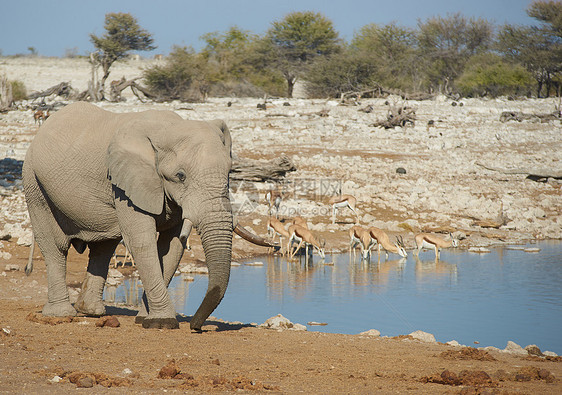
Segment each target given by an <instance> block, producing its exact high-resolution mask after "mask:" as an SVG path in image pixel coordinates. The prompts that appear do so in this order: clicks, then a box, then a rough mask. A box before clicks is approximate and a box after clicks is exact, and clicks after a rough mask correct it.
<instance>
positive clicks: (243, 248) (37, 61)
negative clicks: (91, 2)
mask: <svg viewBox="0 0 562 395" xmlns="http://www.w3.org/2000/svg"><path fill="white" fill-rule="evenodd" d="M151 62H152V61H151ZM150 64H152V63H150V62H148V61H140V62H138V61H129V62H128V63H122V64H117V65H116V66H115V67H114V68H113V72H112V75H111V76H110V79H109V80H113V79H120V78H121V77H122V76H125V77H126V78H133V77H137V76H140V75H141V73H142V69H143V68H144V67H147V66H148V65H150ZM2 73H5V74H6V75H7V76H8V78H9V79H11V80H21V81H22V82H24V84H25V85H26V87H27V89H28V91H29V92H32V91H41V90H44V89H47V88H49V87H51V86H54V85H56V84H58V83H60V82H62V81H66V82H70V84H71V85H72V86H73V87H74V88H75V89H77V90H83V89H85V88H86V86H87V81H88V79H89V75H90V69H89V66H88V64H87V62H86V61H85V60H83V59H42V58H9V59H8V58H0V74H2ZM124 97H125V98H126V101H124V102H121V103H108V102H103V103H99V104H98V105H99V106H100V107H102V108H105V109H107V110H110V111H115V112H126V111H142V110H146V109H168V110H173V111H176V112H177V113H178V114H180V115H181V116H182V117H184V118H188V119H215V118H222V119H224V120H225V121H226V122H227V124H228V125H229V127H230V130H231V133H232V136H233V150H234V156H235V159H236V160H239V161H244V160H259V161H263V162H264V163H265V162H267V163H269V162H271V161H272V160H275V159H277V158H279V157H282V156H286V157H288V158H289V159H290V160H291V161H292V162H293V163H294V165H295V166H296V168H297V170H296V171H294V172H291V173H288V176H287V177H286V179H285V180H283V181H282V182H281V183H280V184H279V185H275V184H273V183H255V182H247V181H245V182H233V183H232V198H233V202H234V208H235V209H236V210H237V212H238V214H239V218H240V221H241V222H242V223H243V224H244V225H245V226H247V227H249V228H251V229H252V230H253V231H254V232H256V233H259V234H261V235H265V234H266V229H265V223H266V220H267V211H268V207H267V205H266V204H265V202H264V195H265V192H266V191H267V190H268V189H270V188H277V187H278V188H280V189H281V190H282V191H283V202H282V203H281V207H280V210H279V215H280V217H281V218H289V217H291V216H293V215H296V214H299V215H302V216H303V217H305V218H307V220H308V221H309V223H310V224H311V225H310V226H311V229H313V230H314V231H315V232H317V233H319V234H320V235H321V236H322V237H324V238H326V240H327V247H328V249H332V250H335V251H337V250H341V249H344V248H346V247H347V245H348V236H347V230H348V229H349V227H351V226H352V224H353V223H354V222H355V218H354V216H353V215H352V213H351V212H350V211H349V210H343V211H342V212H341V213H339V215H338V217H337V221H336V222H335V223H334V224H332V220H331V209H330V207H329V206H328V205H327V201H328V199H329V197H330V196H333V195H334V194H336V193H339V192H341V193H344V194H352V195H354V196H355V197H356V198H357V200H358V204H357V208H358V212H359V222H360V223H361V224H363V225H365V226H367V225H368V226H377V227H380V228H383V229H386V230H388V231H389V232H390V233H392V234H396V235H398V234H400V235H402V236H403V237H404V241H405V243H406V246H407V247H410V248H411V247H413V235H414V233H415V232H418V231H420V230H426V231H435V232H454V234H455V235H456V236H458V237H459V238H461V239H462V240H461V248H469V247H477V246H489V245H492V244H496V243H516V242H521V241H528V240H538V239H561V238H562V216H560V212H562V197H561V193H560V188H561V185H562V181H561V180H560V177H561V173H562V162H561V159H562V135H561V131H562V125H561V124H560V121H559V120H558V121H557V120H555V121H546V122H541V120H540V119H538V118H533V117H531V119H529V120H525V121H523V122H517V121H508V122H502V121H501V120H500V116H501V114H502V113H503V112H504V111H509V112H521V113H525V114H546V113H551V112H553V111H554V110H555V109H556V106H558V105H559V102H558V101H557V100H554V99H540V100H520V101H514V100H508V99H507V98H505V99H504V98H502V99H494V100H482V99H466V100H465V99H463V100H460V101H455V102H453V101H452V100H450V99H448V98H446V97H437V98H435V100H426V101H407V102H405V101H403V100H401V99H400V98H398V97H387V98H384V99H364V100H360V102H359V103H347V104H346V105H341V103H339V102H338V101H334V100H309V99H301V98H295V99H270V100H268V101H267V102H266V110H260V109H258V108H257V105H258V104H263V103H264V101H263V99H252V98H210V99H209V100H208V101H207V102H205V103H179V102H173V103H166V104H157V103H142V102H141V101H139V100H138V99H137V98H136V97H135V96H133V95H132V94H131V93H130V92H125V95H124ZM47 103H49V104H59V105H64V104H65V102H64V101H63V100H62V99H60V98H56V97H55V98H47ZM38 104H39V101H35V102H24V103H22V104H21V106H20V108H19V109H18V110H15V111H10V112H8V113H3V114H0V198H1V206H0V210H1V216H0V230H3V231H2V232H0V239H2V241H0V254H1V256H0V273H1V275H0V392H7V393H16V392H17V393H44V392H46V391H49V392H52V393H66V392H68V391H69V390H71V389H72V388H75V387H94V388H95V390H96V393H105V392H109V391H111V393H117V392H119V393H121V392H129V391H131V390H134V391H135V392H140V393H154V392H160V391H166V392H167V391H170V392H171V391H174V392H196V393H200V392H209V391H217V392H228V391H243V392H251V391H259V392H282V393H295V392H299V391H302V392H307V393H342V392H350V393H351V392H353V393H376V392H379V393H389V392H401V393H405V392H410V393H416V394H434V393H464V394H479V393H480V394H483V393H498V394H511V393H559V392H561V391H562V384H561V382H560V377H562V365H561V364H560V357H557V356H554V355H552V354H548V355H544V354H543V353H542V352H541V351H540V350H538V349H537V348H534V347H527V349H526V350H524V349H521V348H520V347H518V346H516V345H513V344H509V345H508V347H506V350H503V351H500V350H495V349H490V350H477V349H474V348H472V347H466V346H460V345H458V344H455V343H451V344H439V343H436V342H434V341H432V340H431V339H429V341H428V339H427V337H431V336H430V335H428V334H423V333H421V334H420V333H417V334H416V333H413V334H411V335H407V336H401V337H398V338H392V339H390V338H381V337H379V336H378V335H377V333H376V331H372V332H369V333H364V334H358V335H337V334H323V333H314V332H302V331H294V330H289V329H287V328H274V329H264V328H259V327H255V326H253V325H249V324H242V323H225V322H222V321H221V320H219V319H216V320H214V319H212V320H209V321H208V322H207V325H206V326H204V328H203V329H204V332H203V333H202V334H195V333H191V332H190V331H189V327H188V322H189V317H180V329H179V330H176V331H170V330H153V331H150V330H148V331H147V330H143V329H142V328H141V327H139V326H138V325H135V324H134V314H135V313H136V312H135V311H134V310H132V309H130V308H129V307H127V306H117V307H109V308H108V312H109V314H110V315H113V316H115V318H116V320H115V319H110V320H102V321H98V319H96V318H88V317H79V318H76V319H73V320H70V319H66V320H65V319H62V320H52V319H45V318H44V317H42V316H41V315H40V314H39V313H38V312H39V311H40V309H41V306H42V305H43V303H44V302H45V300H46V278H45V277H46V276H45V265H44V262H43V261H42V258H41V254H40V253H39V252H38V251H37V250H36V252H35V255H34V258H35V261H36V266H35V269H34V272H33V273H32V275H31V276H29V277H26V276H25V274H24V273H23V267H24V266H25V263H26V261H27V256H28V253H29V247H28V246H29V245H30V244H31V232H30V223H29V219H28V216H27V212H26V207H25V201H24V198H23V193H22V190H21V165H22V161H23V159H24V156H25V152H26V149H27V147H28V145H29V143H30V141H31V140H32V139H33V136H34V135H35V133H36V132H37V128H38V125H37V124H36V123H35V121H34V118H33V110H32V108H34V107H35V106H37V105H38ZM391 106H408V107H412V108H414V109H415V114H416V118H417V119H416V122H415V125H413V126H406V127H402V128H395V129H384V128H379V127H374V126H372V125H373V124H374V123H375V122H378V121H380V120H382V119H385V118H386V116H387V114H388V111H389V108H390V107H391ZM193 245H194V248H193V250H192V251H191V252H190V253H187V254H186V257H185V258H184V259H185V260H186V261H189V262H195V263H197V262H200V261H201V260H202V259H203V254H202V251H201V247H200V245H199V244H198V240H197V237H195V238H194V240H193ZM264 252H265V251H264V249H263V248H259V247H249V245H248V244H247V243H245V242H243V241H241V240H238V239H236V240H235V251H234V257H235V259H241V258H243V257H248V256H252V255H256V254H262V253H264ZM86 259H87V258H86V257H85V256H84V255H78V254H77V253H76V252H74V251H71V252H70V255H69V265H68V277H67V283H68V285H69V286H70V289H71V295H72V296H73V297H75V296H76V294H77V291H76V290H77V289H78V288H79V287H80V284H81V282H82V279H83V276H84V271H85V264H86ZM273 314H275V312H272V315H273ZM117 325H119V326H117ZM116 326H117V327H116ZM422 335H423V336H422ZM426 335H427V336H426ZM124 351H125V352H124ZM109 387H116V388H111V390H110V389H106V388H109ZM556 388H558V390H556Z"/></svg>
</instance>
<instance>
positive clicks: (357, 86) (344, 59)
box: [304, 52, 376, 97]
mask: <svg viewBox="0 0 562 395" xmlns="http://www.w3.org/2000/svg"><path fill="white" fill-rule="evenodd" d="M375 72H376V70H375V66H374V63H373V62H372V61H371V59H369V58H368V57H366V56H362V55H355V54H353V53H352V52H347V53H345V54H341V55H339V54H338V55H334V56H331V57H329V58H322V59H319V60H318V61H316V62H315V63H314V64H313V65H312V66H311V67H310V68H309V69H308V70H307V72H306V74H305V76H304V80H305V81H306V91H307V94H308V95H309V96H310V97H339V96H340V95H341V94H342V93H344V92H350V91H361V90H364V89H369V88H370V87H372V86H373V84H374V78H373V77H374V75H375Z"/></svg>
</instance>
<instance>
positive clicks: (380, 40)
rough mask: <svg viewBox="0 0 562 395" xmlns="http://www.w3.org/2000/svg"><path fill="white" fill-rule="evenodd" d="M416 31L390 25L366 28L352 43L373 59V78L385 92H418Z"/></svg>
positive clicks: (355, 47)
mask: <svg viewBox="0 0 562 395" xmlns="http://www.w3.org/2000/svg"><path fill="white" fill-rule="evenodd" d="M415 45H416V42H415V33H414V31H413V30H411V29H408V28H404V27H401V26H398V25H396V24H395V23H390V24H388V25H383V26H380V25H376V24H374V23H373V24H368V25H365V26H363V27H362V28H361V29H360V30H359V32H358V33H357V34H356V35H355V36H354V38H353V40H352V41H351V47H352V48H353V49H355V50H356V51H357V52H359V53H361V54H362V56H360V57H362V58H370V59H371V62H372V63H373V66H374V67H373V69H374V71H375V73H374V74H373V75H372V76H371V77H372V78H373V79H375V80H376V81H378V84H380V85H381V86H384V87H386V88H396V89H401V90H416V87H417V85H418V80H419V71H418V67H417V64H418V62H416V53H415Z"/></svg>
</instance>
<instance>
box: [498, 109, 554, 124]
mask: <svg viewBox="0 0 562 395" xmlns="http://www.w3.org/2000/svg"><path fill="white" fill-rule="evenodd" d="M528 120H536V121H540V122H549V121H557V120H562V117H561V115H560V111H554V112H551V113H548V114H525V113H522V112H517V111H504V112H502V113H501V115H500V122H508V121H516V122H522V121H528Z"/></svg>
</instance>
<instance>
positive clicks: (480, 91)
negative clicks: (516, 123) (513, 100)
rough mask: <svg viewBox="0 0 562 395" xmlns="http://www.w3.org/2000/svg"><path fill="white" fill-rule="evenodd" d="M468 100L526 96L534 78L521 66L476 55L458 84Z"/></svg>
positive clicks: (486, 55) (491, 56) (489, 56)
mask: <svg viewBox="0 0 562 395" xmlns="http://www.w3.org/2000/svg"><path fill="white" fill-rule="evenodd" d="M455 84H456V86H457V88H458V90H459V92H460V93H461V94H462V95H463V96H466V97H475V96H491V97H497V96H503V95H516V96H517V95H527V94H528V93H529V92H530V91H531V89H532V85H533V77H532V75H531V74H530V73H529V72H528V71H527V70H525V68H524V67H523V66H521V65H519V64H511V63H507V62H506V61H504V60H502V58H500V57H499V56H497V55H494V54H490V53H487V54H482V55H476V56H473V57H472V58H471V59H470V60H469V61H468V63H467V65H466V68H465V70H464V72H463V73H462V75H461V76H460V77H459V78H458V79H457V80H456V81H455Z"/></svg>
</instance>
